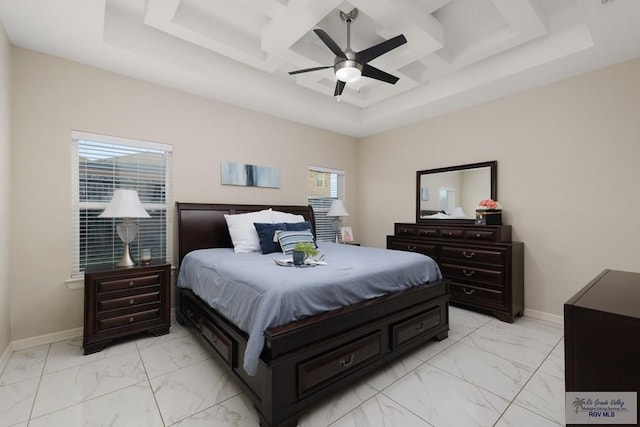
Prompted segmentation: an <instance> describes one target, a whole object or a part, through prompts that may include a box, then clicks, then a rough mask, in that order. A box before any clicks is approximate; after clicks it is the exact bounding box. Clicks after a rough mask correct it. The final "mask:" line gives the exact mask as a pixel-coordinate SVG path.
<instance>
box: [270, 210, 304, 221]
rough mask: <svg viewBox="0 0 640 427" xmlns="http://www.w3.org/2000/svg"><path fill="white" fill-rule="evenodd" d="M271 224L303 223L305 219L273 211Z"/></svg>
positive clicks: (300, 216)
mask: <svg viewBox="0 0 640 427" xmlns="http://www.w3.org/2000/svg"><path fill="white" fill-rule="evenodd" d="M272 214H273V222H274V223H278V222H304V221H306V219H304V217H303V216H302V215H294V214H290V213H287V212H280V211H273V212H272Z"/></svg>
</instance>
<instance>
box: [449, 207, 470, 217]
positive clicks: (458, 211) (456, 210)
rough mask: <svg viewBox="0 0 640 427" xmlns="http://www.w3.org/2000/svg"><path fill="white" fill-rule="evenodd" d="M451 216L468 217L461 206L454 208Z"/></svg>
mask: <svg viewBox="0 0 640 427" xmlns="http://www.w3.org/2000/svg"><path fill="white" fill-rule="evenodd" d="M451 216H452V217H453V218H466V217H467V216H466V215H465V214H464V211H463V210H462V208H461V207H460V206H457V207H455V208H453V211H452V212H451Z"/></svg>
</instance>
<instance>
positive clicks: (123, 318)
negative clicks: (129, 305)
mask: <svg viewBox="0 0 640 427" xmlns="http://www.w3.org/2000/svg"><path fill="white" fill-rule="evenodd" d="M158 319H160V308H159V307H155V308H152V309H149V310H144V311H138V312H135V313H129V314H123V315H120V316H114V317H105V318H102V319H98V321H97V323H98V328H97V329H98V331H104V330H106V329H112V328H117V327H120V326H131V325H136V324H138V323H142V322H146V321H149V320H158Z"/></svg>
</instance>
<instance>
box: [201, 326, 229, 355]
mask: <svg viewBox="0 0 640 427" xmlns="http://www.w3.org/2000/svg"><path fill="white" fill-rule="evenodd" d="M202 335H203V336H204V337H205V339H206V340H207V341H208V342H209V344H211V346H212V347H213V348H214V349H215V350H216V351H217V352H218V354H220V356H222V358H223V359H224V361H225V362H227V364H228V365H231V362H232V360H233V359H232V355H233V342H232V341H231V339H230V338H229V337H227V335H226V334H225V333H224V332H223V331H222V330H220V329H219V328H218V327H217V326H216V325H214V324H212V323H211V322H209V321H208V320H203V322H202Z"/></svg>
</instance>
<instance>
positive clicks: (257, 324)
mask: <svg viewBox="0 0 640 427" xmlns="http://www.w3.org/2000/svg"><path fill="white" fill-rule="evenodd" d="M318 246H319V248H320V253H321V254H323V255H324V256H325V261H326V262H327V265H320V266H316V267H307V268H296V267H282V266H278V265H276V263H275V262H274V261H273V256H275V257H278V258H283V257H286V255H283V254H281V253H279V254H269V255H263V254H262V253H259V252H252V253H244V254H235V253H234V252H233V249H227V248H218V249H201V250H197V251H193V252H190V253H189V254H187V256H185V258H184V260H183V261H182V265H181V266H180V272H179V274H178V281H177V284H178V286H179V287H182V288H189V289H191V290H192V291H193V292H194V293H195V294H196V295H198V296H199V297H200V298H202V299H203V300H204V301H205V302H207V303H208V304H209V305H210V306H211V307H213V308H214V309H216V310H217V311H218V312H220V313H221V314H223V315H224V316H225V317H226V318H228V319H229V320H231V321H232V322H233V323H235V324H236V325H237V326H238V327H239V328H240V329H242V330H243V331H245V332H246V333H247V334H248V335H249V340H248V343H247V349H246V352H245V355H244V369H245V371H246V372H247V373H248V374H249V375H255V373H256V370H257V367H258V359H259V357H260V353H261V352H262V347H263V345H264V337H263V333H264V331H265V330H267V329H269V328H271V327H274V326H280V325H284V324H286V323H289V322H292V321H294V320H299V319H302V318H304V317H307V316H311V315H314V314H319V313H322V312H326V311H330V310H334V309H337V308H340V307H344V306H347V305H350V304H353V303H355V302H358V301H362V300H366V299H371V298H376V297H379V296H381V295H384V294H387V293H390V292H396V291H400V290H403V289H407V288H410V287H412V286H416V285H420V284H422V283H426V282H430V281H433V280H437V279H440V278H441V277H442V276H441V274H440V270H439V268H438V265H437V264H436V263H435V261H433V260H432V259H431V258H429V257H427V256H424V255H421V254H417V253H412V252H402V251H394V250H386V249H377V248H367V247H358V246H351V245H341V244H336V243H327V242H318Z"/></svg>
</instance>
